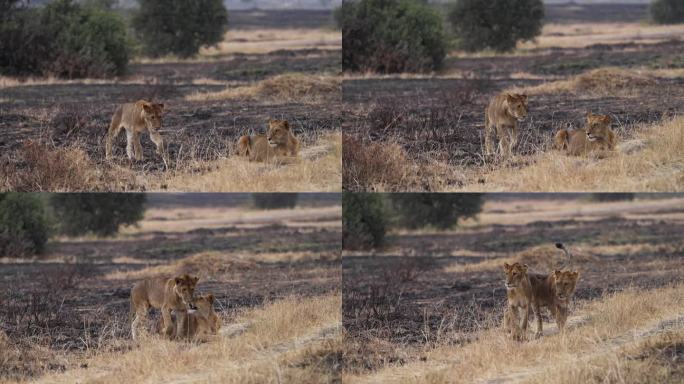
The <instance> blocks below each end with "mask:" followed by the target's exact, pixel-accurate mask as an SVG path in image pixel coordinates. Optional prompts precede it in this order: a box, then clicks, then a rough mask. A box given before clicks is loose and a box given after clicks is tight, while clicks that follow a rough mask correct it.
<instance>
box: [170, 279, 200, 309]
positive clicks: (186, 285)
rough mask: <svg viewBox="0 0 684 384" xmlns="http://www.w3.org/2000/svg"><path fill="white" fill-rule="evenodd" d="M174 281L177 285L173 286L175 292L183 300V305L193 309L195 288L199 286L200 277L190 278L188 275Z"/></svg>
mask: <svg viewBox="0 0 684 384" xmlns="http://www.w3.org/2000/svg"><path fill="white" fill-rule="evenodd" d="M174 280H175V285H174V286H173V291H174V292H175V293H176V295H177V296H178V297H179V298H180V299H181V301H182V302H183V304H185V305H186V306H188V307H192V306H193V305H194V295H195V286H196V285H197V281H199V277H197V276H195V277H190V276H189V275H188V274H187V273H186V274H184V275H183V276H178V277H176V278H175V279H174Z"/></svg>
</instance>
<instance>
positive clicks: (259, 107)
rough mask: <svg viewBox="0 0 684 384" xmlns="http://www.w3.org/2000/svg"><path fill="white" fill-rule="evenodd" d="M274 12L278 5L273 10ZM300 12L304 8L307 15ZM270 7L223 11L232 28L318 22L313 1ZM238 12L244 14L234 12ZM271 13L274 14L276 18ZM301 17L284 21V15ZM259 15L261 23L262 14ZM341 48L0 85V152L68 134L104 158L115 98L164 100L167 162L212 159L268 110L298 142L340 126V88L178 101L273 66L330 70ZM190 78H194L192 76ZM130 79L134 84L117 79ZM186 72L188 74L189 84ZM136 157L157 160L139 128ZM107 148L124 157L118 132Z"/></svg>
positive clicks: (266, 72)
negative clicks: (300, 97)
mask: <svg viewBox="0 0 684 384" xmlns="http://www.w3.org/2000/svg"><path fill="white" fill-rule="evenodd" d="M276 13H277V12H276ZM309 13H312V14H311V15H310V14H309ZM276 16H277V15H272V14H271V13H269V12H259V13H253V12H242V13H237V14H236V15H233V16H232V17H235V18H238V19H236V20H240V22H239V23H236V25H239V26H240V28H246V27H247V26H250V25H251V26H252V27H254V28H266V27H275V28H295V27H304V26H306V27H320V26H325V25H328V24H321V23H323V17H322V16H321V15H320V12H318V11H311V12H309V11H304V10H300V11H290V12H289V13H288V18H282V19H280V18H278V17H276ZM241 17H244V19H241ZM276 19H278V20H277V21H276ZM300 19H304V20H309V22H308V24H306V25H299V24H294V25H292V26H290V25H289V24H288V20H300ZM264 23H265V24H264ZM340 70H341V50H320V49H317V48H311V49H298V50H278V51H274V52H270V53H265V54H231V55H225V56H220V57H216V58H211V59H207V60H205V61H198V62H192V61H188V62H168V63H167V62H162V63H131V64H130V65H129V68H128V74H127V75H126V76H124V77H122V78H120V79H112V80H110V81H109V80H108V81H104V82H102V81H87V80H86V81H74V82H72V83H69V84H45V85H22V86H17V87H8V88H3V89H2V90H0V132H1V133H0V153H2V154H5V155H7V156H10V155H11V153H12V152H13V151H15V150H17V149H18V148H19V147H20V146H21V145H22V143H23V142H25V141H26V140H29V139H33V140H40V141H41V142H44V143H47V144H48V145H49V146H54V147H57V148H63V147H66V146H69V145H73V144H74V143H78V146H79V147H80V148H82V149H84V150H85V151H86V153H87V154H88V156H89V157H90V159H91V160H92V162H93V163H95V164H97V165H100V166H105V165H106V164H105V162H104V146H103V145H104V141H103V140H104V135H105V133H106V131H107V129H108V127H109V123H110V121H111V117H112V115H113V113H114V111H115V110H116V108H117V106H118V105H120V104H121V103H124V102H131V101H135V100H138V99H147V100H153V101H157V102H163V103H164V104H165V113H164V120H163V129H162V135H163V136H164V137H165V139H166V140H167V142H169V148H168V150H169V155H170V156H169V157H170V160H171V164H170V167H171V168H173V167H174V166H175V165H178V164H182V163H183V162H184V161H186V160H190V159H192V160H201V161H208V160H214V159H216V158H218V157H221V156H227V155H229V154H230V153H231V151H232V149H233V145H234V142H235V141H236V140H237V138H238V137H239V136H240V135H243V134H246V133H247V132H249V130H250V129H251V130H254V131H255V132H261V131H264V130H265V129H266V125H267V122H268V120H269V119H270V118H283V119H287V120H289V121H290V122H291V123H292V126H293V127H294V131H295V134H296V135H298V136H300V137H301V138H302V140H303V141H304V144H309V143H311V142H313V141H315V140H317V139H318V137H319V134H321V133H325V132H329V131H331V130H334V129H335V130H336V129H339V125H340V123H339V118H340V108H339V105H340V100H339V95H331V97H330V100H329V102H326V103H323V104H322V105H316V106H315V108H312V106H311V105H310V104H301V103H292V102H271V101H252V100H224V101H206V102H204V101H185V100H184V98H185V97H186V96H188V95H191V94H194V93H198V92H216V91H221V90H224V89H226V87H227V86H226V85H225V84H216V85H215V84H205V83H206V81H205V80H209V81H212V80H213V81H221V82H227V83H228V84H229V85H228V86H229V87H231V88H232V87H238V86H244V85H251V84H252V82H254V81H258V80H263V79H266V78H269V77H272V76H274V75H278V74H282V73H304V74H312V73H321V72H328V73H333V74H335V73H339V72H340ZM197 80H199V81H197ZM130 81H134V82H136V83H134V84H127V83H126V82H130ZM193 82H195V84H193ZM142 143H143V151H144V158H145V161H144V162H143V163H140V164H132V165H130V166H131V167H132V168H133V169H135V170H144V171H153V172H154V171H159V172H161V170H163V169H164V164H163V161H162V159H161V158H159V156H156V155H155V152H154V151H155V149H154V148H155V146H154V144H153V143H152V142H151V140H150V139H149V137H148V136H147V135H143V137H142ZM115 157H116V158H117V161H118V162H120V163H121V164H125V165H126V166H129V165H128V161H127V160H124V159H125V157H126V155H125V134H123V133H121V134H120V136H119V137H118V138H117V141H116V144H115Z"/></svg>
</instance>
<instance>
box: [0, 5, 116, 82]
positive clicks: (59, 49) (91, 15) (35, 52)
mask: <svg viewBox="0 0 684 384" xmlns="http://www.w3.org/2000/svg"><path fill="white" fill-rule="evenodd" d="M22 4H23V3H21V2H13V4H7V3H5V5H4V6H2V7H3V8H6V9H7V11H6V12H3V16H2V19H1V20H0V23H1V24H0V71H2V73H5V74H11V75H51V76H58V77H66V78H80V77H107V76H112V75H120V74H123V73H124V72H125V70H126V65H127V64H128V59H129V41H128V38H127V35H126V27H125V25H124V23H123V21H122V20H120V19H119V17H118V16H116V15H115V14H114V13H112V12H108V11H106V10H104V9H101V8H98V7H92V6H88V7H84V6H81V5H80V4H78V3H75V2H74V1H72V0H55V1H52V2H50V3H49V4H47V5H46V6H45V7H43V8H29V7H26V6H23V5H22Z"/></svg>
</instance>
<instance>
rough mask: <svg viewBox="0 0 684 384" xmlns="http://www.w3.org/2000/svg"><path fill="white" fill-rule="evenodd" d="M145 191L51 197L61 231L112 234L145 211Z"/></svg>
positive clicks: (135, 221)
mask: <svg viewBox="0 0 684 384" xmlns="http://www.w3.org/2000/svg"><path fill="white" fill-rule="evenodd" d="M145 201H146V198H145V195H144V194H142V193H56V194H53V195H51V197H50V206H51V207H52V209H53V211H54V216H55V218H56V220H57V224H58V227H59V231H60V232H61V233H63V234H65V235H68V236H78V235H85V234H89V233H92V234H95V235H98V236H110V235H113V234H115V233H116V232H118V231H119V227H120V226H122V225H132V224H136V223H137V222H138V221H140V220H142V218H143V215H144V214H145Z"/></svg>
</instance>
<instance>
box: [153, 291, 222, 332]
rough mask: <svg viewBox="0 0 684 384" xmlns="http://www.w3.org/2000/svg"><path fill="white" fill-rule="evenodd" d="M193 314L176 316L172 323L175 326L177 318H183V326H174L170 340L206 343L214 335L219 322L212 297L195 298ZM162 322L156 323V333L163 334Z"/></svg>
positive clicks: (219, 324)
mask: <svg viewBox="0 0 684 384" xmlns="http://www.w3.org/2000/svg"><path fill="white" fill-rule="evenodd" d="M195 306H196V307H197V310H196V311H195V312H192V313H190V312H187V313H185V314H182V313H181V314H177V315H176V316H175V317H173V318H172V319H173V320H172V321H173V323H174V325H175V324H177V321H178V318H179V316H184V317H185V321H184V326H183V327H176V326H174V327H173V329H174V333H173V334H172V338H182V339H188V340H195V341H207V340H209V339H210V338H211V336H213V335H216V334H217V333H218V331H219V329H220V328H221V320H220V319H219V317H218V315H217V314H216V312H215V311H214V295H213V294H211V293H210V294H208V295H205V296H199V297H197V298H195ZM163 325H164V324H163V321H162V319H160V320H159V322H158V323H157V331H158V332H159V333H162V334H163V330H164V329H163Z"/></svg>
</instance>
